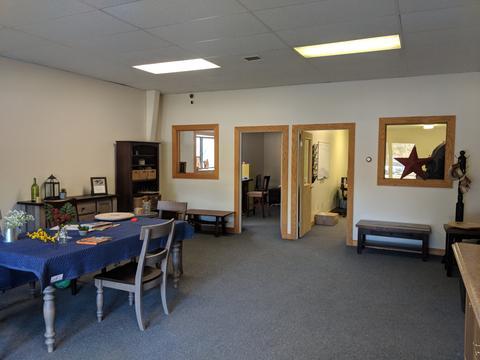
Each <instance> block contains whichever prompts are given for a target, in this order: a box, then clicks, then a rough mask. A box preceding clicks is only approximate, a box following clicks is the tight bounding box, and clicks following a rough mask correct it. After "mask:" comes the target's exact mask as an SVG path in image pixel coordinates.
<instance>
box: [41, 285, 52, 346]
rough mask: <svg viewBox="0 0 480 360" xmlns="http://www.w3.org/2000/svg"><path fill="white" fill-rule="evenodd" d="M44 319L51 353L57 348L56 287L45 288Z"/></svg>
mask: <svg viewBox="0 0 480 360" xmlns="http://www.w3.org/2000/svg"><path fill="white" fill-rule="evenodd" d="M43 319H44V320H45V345H47V350H48V352H49V353H51V352H53V349H54V348H55V288H54V287H53V285H49V286H47V287H46V288H45V290H43Z"/></svg>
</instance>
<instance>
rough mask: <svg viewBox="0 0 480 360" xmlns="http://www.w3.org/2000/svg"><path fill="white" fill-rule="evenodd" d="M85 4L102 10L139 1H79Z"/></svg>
mask: <svg viewBox="0 0 480 360" xmlns="http://www.w3.org/2000/svg"><path fill="white" fill-rule="evenodd" d="M80 1H81V2H84V3H85V4H88V5H91V6H94V7H95V8H97V9H103V8H106V7H110V6H118V5H123V4H128V3H132V2H135V1H139V0H80Z"/></svg>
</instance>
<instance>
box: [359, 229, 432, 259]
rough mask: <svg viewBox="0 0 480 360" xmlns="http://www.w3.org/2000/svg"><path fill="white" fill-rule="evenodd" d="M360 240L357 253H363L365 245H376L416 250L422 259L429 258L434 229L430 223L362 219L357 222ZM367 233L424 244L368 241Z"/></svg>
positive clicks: (386, 247)
mask: <svg viewBox="0 0 480 360" xmlns="http://www.w3.org/2000/svg"><path fill="white" fill-rule="evenodd" d="M357 228H358V242H357V253H358V254H361V253H362V250H363V249H364V248H365V247H375V248H382V249H392V248H394V249H401V250H408V251H415V252H419V253H421V254H422V260H423V261H426V260H427V258H428V249H429V247H428V243H429V240H430V233H431V232H432V229H431V227H430V225H424V224H410V223H400V222H390V221H373V220H360V221H359V222H358V223H357ZM367 235H375V236H385V237H393V238H402V239H410V240H420V241H421V242H422V245H416V244H403V243H402V244H399V243H390V242H388V243H386V242H381V241H371V240H369V241H367Z"/></svg>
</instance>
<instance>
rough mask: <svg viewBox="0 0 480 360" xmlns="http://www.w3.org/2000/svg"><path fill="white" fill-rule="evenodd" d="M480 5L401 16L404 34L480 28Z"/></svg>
mask: <svg viewBox="0 0 480 360" xmlns="http://www.w3.org/2000/svg"><path fill="white" fill-rule="evenodd" d="M479 19H480V4H479V5H478V6H472V7H456V8H448V9H439V10H432V11H422V12H415V13H409V14H404V15H402V26H403V30H404V31H405V32H417V31H429V30H440V29H448V28H455V27H466V26H478V27H480V21H479Z"/></svg>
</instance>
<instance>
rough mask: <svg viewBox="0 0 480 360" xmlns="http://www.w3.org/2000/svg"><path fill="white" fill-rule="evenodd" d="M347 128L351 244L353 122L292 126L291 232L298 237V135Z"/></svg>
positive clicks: (353, 159) (351, 244) (348, 235)
mask: <svg viewBox="0 0 480 360" xmlns="http://www.w3.org/2000/svg"><path fill="white" fill-rule="evenodd" d="M318 130H348V171H347V179H348V198H347V240H346V243H347V245H350V246H353V245H354V242H353V238H352V234H353V198H354V188H355V186H354V185H355V184H354V180H355V123H338V124H308V125H293V126H292V169H291V172H290V176H291V184H292V186H291V193H290V196H291V204H292V205H291V218H290V221H291V222H290V223H291V224H292V226H291V232H292V234H293V235H294V238H295V239H298V173H297V162H298V135H299V132H300V131H318Z"/></svg>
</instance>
